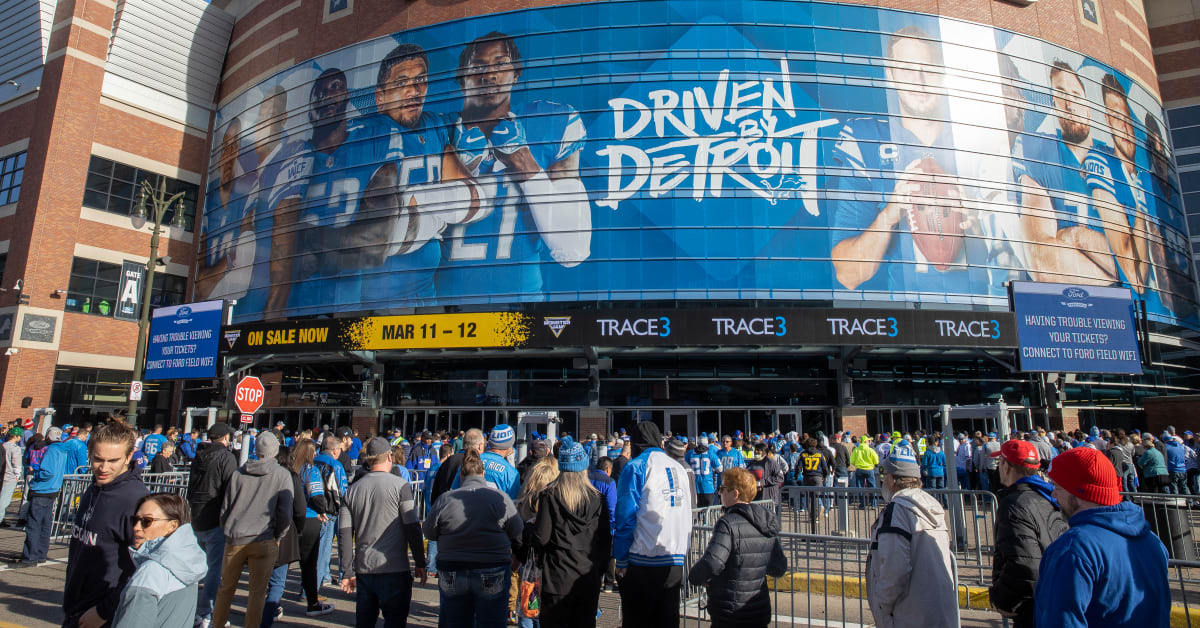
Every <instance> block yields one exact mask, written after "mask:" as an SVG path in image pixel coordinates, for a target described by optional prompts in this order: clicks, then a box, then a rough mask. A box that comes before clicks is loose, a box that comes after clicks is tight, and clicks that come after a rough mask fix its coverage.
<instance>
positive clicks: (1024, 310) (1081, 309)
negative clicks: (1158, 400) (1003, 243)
mask: <svg viewBox="0 0 1200 628" xmlns="http://www.w3.org/2000/svg"><path fill="white" fill-rule="evenodd" d="M1012 298H1013V308H1014V310H1015V312H1016V314H1017V337H1018V340H1019V342H1020V345H1021V348H1020V365H1021V370H1022V371H1047V372H1055V373H1127V374H1141V372H1142V362H1141V357H1140V353H1139V350H1138V339H1137V326H1136V325H1135V324H1134V320H1135V317H1134V313H1133V299H1132V297H1131V295H1130V292H1129V290H1128V289H1127V288H1105V287H1100V286H1076V285H1070V284H1061V283H1034V282H1028V281H1016V282H1013V287H1012Z"/></svg>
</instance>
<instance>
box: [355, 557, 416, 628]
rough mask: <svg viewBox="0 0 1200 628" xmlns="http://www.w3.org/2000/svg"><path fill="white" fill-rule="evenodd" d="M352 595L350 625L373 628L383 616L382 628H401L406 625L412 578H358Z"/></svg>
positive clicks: (392, 575) (405, 575)
mask: <svg viewBox="0 0 1200 628" xmlns="http://www.w3.org/2000/svg"><path fill="white" fill-rule="evenodd" d="M356 583H357V585H358V590H357V592H356V593H355V607H354V623H355V625H356V626H357V628H375V621H376V620H377V619H378V618H379V613H380V611H382V612H383V626H384V628H404V627H405V626H407V625H408V609H409V605H410V603H411V602H412V587H413V577H412V574H411V573H409V572H407V571H405V572H401V573H379V574H369V573H366V574H363V573H360V574H358V577H357V579H356Z"/></svg>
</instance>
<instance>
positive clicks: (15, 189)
mask: <svg viewBox="0 0 1200 628" xmlns="http://www.w3.org/2000/svg"><path fill="white" fill-rule="evenodd" d="M24 175H25V153H24V152H20V153H17V154H16V155H9V156H7V157H0V205H8V204H10V203H15V202H17V201H19V200H21V180H22V179H23V178H24Z"/></svg>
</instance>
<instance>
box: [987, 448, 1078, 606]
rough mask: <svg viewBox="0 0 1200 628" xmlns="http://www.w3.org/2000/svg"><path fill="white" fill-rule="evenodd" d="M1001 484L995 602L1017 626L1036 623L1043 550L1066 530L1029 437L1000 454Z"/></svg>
mask: <svg viewBox="0 0 1200 628" xmlns="http://www.w3.org/2000/svg"><path fill="white" fill-rule="evenodd" d="M996 457H997V458H999V459H1000V465H999V467H998V468H999V471H1000V483H1001V484H1003V485H1004V487H1003V488H1001V489H1000V490H999V491H997V492H996V496H997V499H998V503H997V504H996V530H995V534H994V538H995V539H996V542H995V544H994V547H993V550H992V552H993V553H992V586H991V588H990V589H989V590H988V593H989V594H990V596H991V600H992V606H994V607H996V610H998V611H1000V614H1002V615H1004V616H1005V617H1008V618H1009V619H1011V620H1012V623H1013V627H1014V628H1027V627H1028V628H1032V627H1033V626H1034V599H1033V591H1034V587H1035V586H1037V579H1038V567H1039V566H1040V564H1041V562H1042V554H1043V553H1045V551H1046V548H1047V547H1050V544H1051V543H1053V542H1054V540H1055V539H1057V538H1058V537H1059V536H1061V535H1062V533H1063V532H1066V531H1067V520H1066V518H1064V517H1063V516H1062V513H1061V512H1059V507H1058V502H1057V501H1056V500H1055V499H1054V496H1053V492H1054V487H1053V486H1051V485H1050V483H1049V482H1047V481H1046V480H1044V479H1042V476H1041V473H1040V470H1041V454H1040V452H1038V449H1037V446H1036V445H1034V444H1033V443H1031V442H1029V441H1024V440H1017V439H1013V440H1010V441H1008V442H1006V443H1004V444H1003V445H1002V446H1001V447H1000V451H999V452H997V454H996Z"/></svg>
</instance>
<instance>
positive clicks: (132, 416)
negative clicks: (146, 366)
mask: <svg viewBox="0 0 1200 628" xmlns="http://www.w3.org/2000/svg"><path fill="white" fill-rule="evenodd" d="M182 199H183V192H179V193H177V194H175V195H173V196H171V197H170V198H168V197H167V181H166V179H165V178H164V179H162V180H161V183H160V184H159V188H158V190H155V189H154V186H153V185H152V184H151V183H150V182H149V181H146V180H143V181H142V189H141V191H140V193H139V195H138V204H137V208H136V209H135V214H134V215H135V216H137V217H141V218H143V219H144V218H146V215H147V214H146V201H147V200H149V201H150V203H151V206H152V208H151V209H152V214H151V215H152V216H153V217H154V228H153V229H152V230H151V231H150V260H149V261H148V262H147V264H146V286H145V289H144V290H143V291H142V315H141V316H140V317H139V318H138V340H137V349H136V350H135V352H134V358H133V381H139V380H141V379H142V367H143V364H142V363H143V362H144V361H145V359H146V334H147V332H149V328H150V297H152V296H153V295H154V269H155V267H157V266H158V236H159V232H160V231H161V230H162V221H163V217H164V216H166V214H167V209H168V208H169V207H170V206H171V204H172V203H177V204H176V206H175V222H176V223H177V224H180V225H182V224H183V200H182ZM137 406H138V402H137V401H134V400H133V399H132V398H131V399H130V400H129V408H128V409H127V411H126V420H127V421H129V424H130V425H133V426H137Z"/></svg>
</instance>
